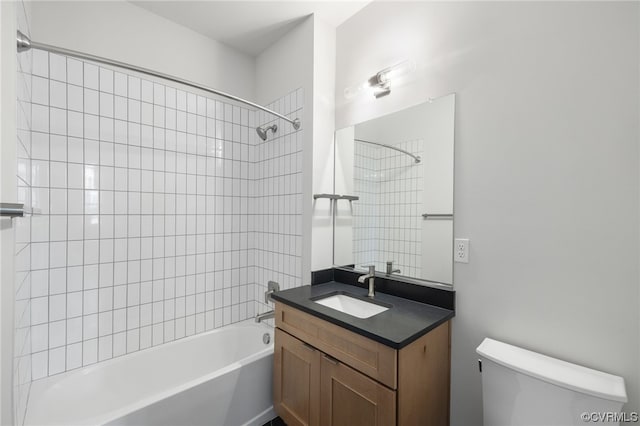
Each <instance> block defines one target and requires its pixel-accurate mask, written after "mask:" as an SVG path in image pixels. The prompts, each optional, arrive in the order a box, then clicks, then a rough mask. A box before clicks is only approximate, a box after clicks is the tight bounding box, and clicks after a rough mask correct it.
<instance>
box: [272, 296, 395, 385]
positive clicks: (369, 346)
mask: <svg viewBox="0 0 640 426" xmlns="http://www.w3.org/2000/svg"><path fill="white" fill-rule="evenodd" d="M275 309H276V327H279V328H281V329H282V330H284V331H286V332H287V333H289V334H291V335H293V336H295V337H297V338H299V339H301V340H304V341H305V342H308V343H309V344H311V345H313V346H315V347H316V348H318V349H320V350H321V351H322V352H324V353H326V354H328V355H330V356H332V357H334V358H336V359H337V360H339V361H342V362H344V363H345V364H347V365H349V366H351V367H353V368H355V369H356V370H358V371H361V372H362V373H364V374H366V375H367V376H369V377H371V378H374V379H376V380H377V381H379V382H381V383H382V384H384V385H386V386H388V387H390V388H392V389H396V388H397V351H396V350H395V349H392V348H390V347H388V346H385V345H383V344H382V343H378V342H376V341H374V340H371V339H368V338H366V337H363V336H361V335H359V334H356V333H353V332H351V331H349V330H346V329H344V328H342V327H339V326H337V325H335V324H331V323H330V322H327V321H324V320H322V319H320V318H317V317H314V316H313V315H309V314H307V313H305V312H302V311H300V310H298V309H296V308H292V307H290V306H287V305H284V304H282V303H276V308H275Z"/></svg>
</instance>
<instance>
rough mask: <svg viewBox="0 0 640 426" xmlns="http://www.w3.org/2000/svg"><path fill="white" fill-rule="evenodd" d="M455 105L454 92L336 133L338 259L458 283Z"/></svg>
mask: <svg viewBox="0 0 640 426" xmlns="http://www.w3.org/2000/svg"><path fill="white" fill-rule="evenodd" d="M454 110H455V95H454V94H450V95H447V96H443V97H441V98H438V99H435V100H430V101H428V102H425V103H422V104H419V105H416V106H413V107H410V108H406V109H404V110H401V111H398V112H394V113H391V114H388V115H385V116H382V117H378V118H375V119H372V120H369V121H366V122H363V123H360V124H357V125H355V126H351V127H347V128H344V129H340V130H338V131H337V132H336V134H335V150H334V152H335V167H334V173H335V175H334V189H335V191H334V193H335V194H338V195H339V196H338V197H337V199H335V200H334V228H333V229H334V238H333V242H334V246H333V247H334V248H333V263H334V265H335V266H339V267H346V268H355V269H356V270H362V271H365V270H366V269H367V266H368V265H375V266H376V271H378V272H381V273H383V274H384V273H391V274H392V275H400V276H403V277H410V278H415V279H419V280H424V281H428V282H432V283H441V284H449V285H452V284H453V218H454V215H453V162H454V160H453V152H454ZM388 262H391V263H390V264H388ZM425 284H428V283H427V282H425Z"/></svg>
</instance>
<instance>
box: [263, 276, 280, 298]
mask: <svg viewBox="0 0 640 426" xmlns="http://www.w3.org/2000/svg"><path fill="white" fill-rule="evenodd" d="M277 291H280V284H278V283H277V282H275V281H269V282H268V283H267V291H265V292H264V303H269V302H271V301H272V300H271V295H272V294H273V293H275V292H277Z"/></svg>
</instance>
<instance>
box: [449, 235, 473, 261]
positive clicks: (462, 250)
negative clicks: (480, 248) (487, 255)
mask: <svg viewBox="0 0 640 426" xmlns="http://www.w3.org/2000/svg"><path fill="white" fill-rule="evenodd" d="M453 261H454V262H458V263H469V239H468V238H456V239H455V241H454V244H453Z"/></svg>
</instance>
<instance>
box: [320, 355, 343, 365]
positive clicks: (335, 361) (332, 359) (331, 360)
mask: <svg viewBox="0 0 640 426" xmlns="http://www.w3.org/2000/svg"><path fill="white" fill-rule="evenodd" d="M323 357H324V359H326V360H327V361H329V362H330V363H331V364H333V365H339V364H340V362H339V361H338V360H337V359H335V358H333V357H331V356H329V355H326V354H325V355H323Z"/></svg>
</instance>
